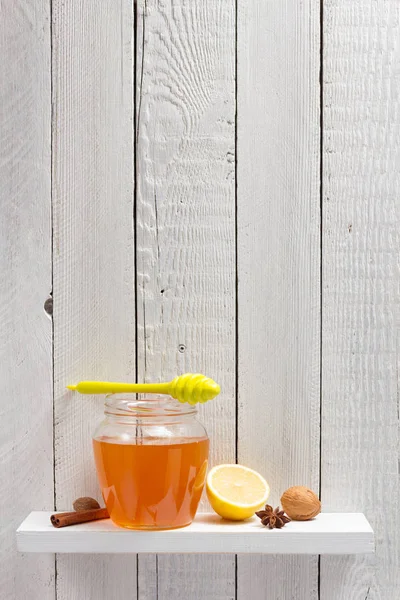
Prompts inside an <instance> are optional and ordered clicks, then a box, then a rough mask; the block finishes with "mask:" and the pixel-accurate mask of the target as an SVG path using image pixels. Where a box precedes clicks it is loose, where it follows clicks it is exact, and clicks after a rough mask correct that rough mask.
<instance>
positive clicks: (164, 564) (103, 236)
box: [0, 0, 400, 600]
mask: <svg viewBox="0 0 400 600" xmlns="http://www.w3.org/2000/svg"><path fill="white" fill-rule="evenodd" d="M323 8H324V10H323V23H322V25H323V58H324V62H323V108H324V113H323V156H322V159H323V169H322V176H323V180H322V181H321V178H320V158H321V157H320V147H321V138H320V125H321V120H320V96H319V94H320V85H319V69H320V66H321V55H320V27H321V21H320V16H321V15H320V6H319V5H318V3H317V4H316V3H315V2H313V1H312V0H303V2H297V1H296V0H287V1H286V2H281V1H280V0H269V1H268V2H258V1H257V0H246V1H245V0H237V1H236V2H235V0H203V1H202V2H200V1H199V0H139V1H138V2H137V3H136V2H132V0H120V1H119V2H115V0H102V1H101V2H95V1H94V0H87V1H86V2H79V1H78V0H69V1H68V2H65V1H64V0H48V1H47V2H43V1H42V0H39V1H36V2H34V1H33V0H24V1H23V0H15V1H13V2H10V1H7V0H0V50H1V52H2V61H1V65H0V118H1V126H0V127H1V128H0V141H1V143H0V193H1V211H2V212H1V220H0V233H1V238H0V252H1V255H0V273H1V275H2V282H3V286H2V288H1V292H0V294H1V312H0V315H1V318H0V324H1V343H0V348H1V354H0V370H1V371H0V373H1V383H2V392H3V393H2V401H1V410H0V416H1V417H2V419H1V438H0V443H1V454H0V484H1V485H2V489H3V494H2V497H1V499H0V503H1V511H0V529H1V531H0V549H1V560H0V589H1V592H0V596H1V598H2V600H3V597H4V599H5V600H25V599H29V600H39V599H40V600H42V599H43V600H47V599H48V600H50V599H54V598H55V597H57V599H58V600H67V599H68V600H110V599H112V600H114V599H119V598H129V599H131V600H180V599H181V598H185V599H186V598H187V599H188V600H213V599H214V600H231V599H233V598H236V599H237V600H247V599H248V598H251V600H264V599H266V600H278V599H279V600H316V599H317V598H319V599H320V600H366V599H368V600H378V599H379V600H398V598H399V589H400V575H399V574H400V568H399V567H400V534H399V531H400V511H399V509H400V489H399V403H398V398H399V394H398V386H399V378H398V372H399V366H400V365H399V348H400V334H399V328H400V302H399V288H400V260H399V245H400V233H399V222H400V202H399V200H398V197H397V189H398V187H399V185H400V157H399V148H400V146H399V141H398V140H399V139H400V135H399V134H400V117H399V115H400V111H399V100H398V98H399V91H400V87H399V77H398V73H399V72H400V6H399V3H398V2H397V1H396V0H386V1H384V0H378V1H375V2H370V0H358V1H357V2H353V1H350V0H325V1H324V7H323ZM50 14H52V16H53V18H52V27H51V23H50ZM135 42H136V44H135ZM135 46H136V47H135ZM51 56H52V61H51ZM236 59H237V62H236V64H235V60H236ZM236 76H237V77H236ZM235 78H236V80H235ZM135 84H136V85H135ZM51 88H52V89H51ZM51 96H52V107H53V109H52V110H51ZM51 113H52V115H53V118H52V130H53V139H52V147H51V137H50V136H51ZM135 120H136V122H135ZM134 134H136V139H134ZM135 147H136V162H135V152H134V148H135ZM51 150H52V156H53V158H52V167H51ZM236 161H237V163H236ZM135 177H136V185H137V188H136V190H135ZM321 184H322V188H321V189H322V198H321V196H320V192H321V190H320V185H321ZM321 199H322V212H321V206H320V201H321ZM51 210H52V212H51ZM321 219H322V225H323V228H322V256H321V252H320V250H321V233H320V221H321ZM135 234H136V238H135ZM135 253H136V254H135ZM236 260H237V262H236ZM321 261H322V302H321V280H320V268H321ZM135 270H136V273H135ZM52 285H53V297H54V310H53V329H52V322H51V318H50V317H49V316H48V315H46V313H45V311H44V308H43V305H44V302H45V300H46V298H48V296H49V294H50V293H51V291H52ZM135 294H136V297H135ZM321 311H322V322H321ZM135 316H137V321H136V319H135ZM236 317H237V319H236ZM321 325H322V331H321ZM321 334H322V335H321ZM52 336H53V342H54V344H52ZM237 342H238V346H237V350H236V344H237ZM321 342H322V354H321ZM135 348H137V354H136V351H135ZM236 354H237V355H236ZM321 356H322V363H320V357H321ZM190 370H192V371H204V372H205V373H207V374H209V375H210V376H212V377H214V378H215V379H216V380H218V381H219V382H220V383H221V385H222V389H223V393H222V395H221V397H220V399H218V400H217V401H216V402H215V403H210V404H209V405H206V406H205V407H203V408H202V411H201V419H202V420H203V421H204V422H205V423H206V425H207V428H208V431H209V433H210V436H211V438H212V441H213V446H212V453H211V463H217V462H222V461H224V462H225V461H234V460H235V459H236V458H237V459H238V460H239V461H240V462H243V463H246V464H248V465H250V466H252V467H254V468H256V469H259V470H260V471H262V472H263V473H265V474H266V476H267V478H268V479H269V480H270V482H271V484H272V486H273V493H272V501H273V502H274V503H277V502H278V500H279V496H280V493H281V492H282V491H283V490H284V489H285V488H286V487H287V486H289V485H291V484H295V483H307V484H309V485H310V486H311V487H313V488H314V489H318V487H319V485H321V491H322V501H323V505H324V509H325V510H332V511H339V510H347V511H352V510H354V511H365V512H366V514H367V516H368V517H369V519H370V520H371V522H372V523H373V525H374V526H375V529H376V532H377V558H376V562H374V561H373V560H371V559H368V560H367V559H366V558H363V557H359V558H357V559H354V558H351V557H346V558H340V557H336V558H333V557H332V558H330V557H325V558H323V560H321V570H320V579H319V577H318V559H317V557H310V558H307V557H303V558H298V557H295V556H292V557H279V558H275V557H264V558H261V557H257V556H255V557H251V558H250V557H247V558H244V557H238V559H237V562H236V561H235V560H234V559H232V557H227V556H221V555H219V556H218V555H216V556H212V557H210V556H208V557H205V556H195V557H193V556H192V557H190V556H173V557H172V556H171V557H168V556H163V557H158V558H157V557H140V558H139V559H138V560H137V559H136V558H135V557H132V556H125V557H124V556H118V557H116V556H112V555H109V556H97V555H94V556H92V557H82V556H67V555H62V556H61V555H60V556H58V557H57V560H56V569H54V557H52V556H38V557H31V556H23V555H17V554H16V551H15V546H14V529H15V527H16V526H17V524H18V522H19V521H20V520H22V518H23V517H24V516H25V514H26V513H28V512H29V511H30V510H31V509H51V508H52V506H53V502H54V498H55V501H56V506H57V508H58V509H67V508H69V507H70V506H71V503H72V501H73V499H74V498H75V497H77V496H79V495H82V494H89V495H94V496H99V490H98V486H97V483H96V478H95V473H94V464H93V460H92V451H91V442H90V436H91V433H92V432H93V429H94V427H95V424H96V423H97V422H98V421H99V420H100V418H101V415H102V410H103V407H102V402H101V400H100V399H99V398H94V397H75V396H74V395H72V394H70V393H66V391H65V385H66V384H67V383H69V382H76V381H78V380H79V379H82V378H100V377H101V378H113V379H114V378H115V379H121V380H124V379H128V380H129V379H130V380H134V379H135V378H136V377H138V379H140V380H147V381H150V380H157V379H158V380H161V379H164V378H170V377H172V376H173V375H175V374H176V373H179V372H185V371H190ZM53 378H54V386H53ZM320 381H322V389H320ZM236 384H238V385H236ZM53 387H54V390H53ZM321 392H322V407H321V403H320V398H321ZM52 394H53V395H54V424H55V429H54V452H55V456H54V461H55V462H54V473H55V492H54V478H53V427H52V425H53V400H52ZM237 400H238V404H237V403H236V401H237ZM320 409H322V410H321V413H320ZM236 411H237V412H236ZM236 414H237V415H238V423H236ZM321 415H322V430H321V431H322V439H321V441H322V446H321V448H322V453H321V456H320V433H321V431H320V417H321ZM237 433H238V436H239V437H238V439H236V434H237ZM320 461H321V462H320ZM320 468H321V481H320V477H319V475H320ZM5 491H6V492H5ZM54 493H55V496H54ZM204 505H205V503H204Z"/></svg>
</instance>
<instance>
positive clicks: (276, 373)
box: [237, 0, 320, 600]
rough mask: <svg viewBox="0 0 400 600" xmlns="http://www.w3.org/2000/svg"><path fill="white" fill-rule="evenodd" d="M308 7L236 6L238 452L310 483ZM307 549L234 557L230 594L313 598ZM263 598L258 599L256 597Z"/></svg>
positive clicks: (316, 304) (314, 339)
mask: <svg viewBox="0 0 400 600" xmlns="http://www.w3.org/2000/svg"><path fill="white" fill-rule="evenodd" d="M318 75H319V7H318V5H317V4H316V3H315V2H312V1H311V0H307V1H305V2H301V3H299V2H297V1H295V0H292V1H289V2H281V1H280V0H273V1H270V2H259V1H258V0H239V2H238V74H237V77H238V80H237V89H238V117H237V127H238V137H237V143H238V146H237V159H238V174H237V177H238V282H239V287H238V341H239V351H238V352H239V355H238V373H239V375H238V395H239V423H238V430H239V444H238V459H239V461H240V462H241V463H244V464H246V465H248V466H250V467H253V468H255V469H256V470H258V471H260V472H261V473H263V474H264V475H265V476H266V477H267V479H268V481H269V482H270V485H271V490H272V491H271V501H272V502H273V504H274V505H276V504H278V502H279V499H280V496H281V494H282V492H283V491H284V490H285V489H286V488H287V487H289V486H290V485H295V484H303V485H309V486H310V487H311V488H313V489H315V490H316V491H318V479H319V433H320V429H319V407H320V390H319V377H320V371H319V362H320V361H319V350H320V343H319V342H320V340H319V330H320V281H319V270H320V215H319V82H318ZM317 578H318V562H317V557H308V558H298V557H294V556H292V557H285V558H283V557H279V558H278V559H276V558H274V557H269V558H262V557H256V558H245V557H240V556H239V557H238V599H239V600H244V599H247V598H251V599H252V600H261V599H262V600H264V599H265V598H266V597H267V598H269V599H271V600H272V599H277V598H282V599H283V598H285V599H286V598H287V599H289V598H296V599H300V598H301V599H307V600H312V599H315V598H317V594H318V591H317V585H318V584H317ZM266 594H267V595H266Z"/></svg>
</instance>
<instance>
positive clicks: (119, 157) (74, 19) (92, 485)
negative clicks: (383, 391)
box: [53, 0, 136, 600]
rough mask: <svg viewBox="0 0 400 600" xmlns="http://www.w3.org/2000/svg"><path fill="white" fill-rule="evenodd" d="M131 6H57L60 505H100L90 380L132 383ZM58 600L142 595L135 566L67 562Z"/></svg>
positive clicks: (126, 561) (98, 405) (131, 561)
mask: <svg viewBox="0 0 400 600" xmlns="http://www.w3.org/2000/svg"><path fill="white" fill-rule="evenodd" d="M132 30H133V8H132V3H131V2H130V1H129V0H123V1H122V2H115V1H114V0H105V1H102V2H101V3H98V2H94V1H88V2H84V3H82V2H79V1H78V0H72V1H69V2H63V1H62V0H54V1H53V90H54V98H53V102H54V123H53V130H54V134H53V153H54V160H53V208H54V217H53V219H54V246H53V252H54V387H55V390H54V392H55V453H56V501H57V502H56V503H57V509H58V510H60V509H61V510H63V509H70V508H71V506H72V502H73V500H74V499H75V498H77V497H78V496H82V495H85V496H86V495H88V496H94V497H97V498H100V493H99V488H98V485H97V481H96V475H95V468H94V461H93V458H92V448H91V435H92V433H93V431H94V428H95V426H96V424H97V423H99V421H100V420H101V418H102V413H103V406H102V400H101V398H99V397H90V396H89V397H86V396H79V395H78V394H73V393H71V392H67V391H66V389H65V386H66V384H68V383H71V382H72V383H74V382H77V381H79V380H81V379H86V378H88V379H106V380H107V379H115V380H128V381H129V380H132V381H134V379H135V323H134V314H135V309H134V306H135V302H134V285H135V284H134V243H133V241H134V231H133V204H134V203H133V197H134V182H133V168H132V165H133V158H134V157H133V113H134V111H133V34H132ZM57 576H58V577H57V594H58V595H57V598H58V600H63V599H65V600H67V599H68V600H72V599H73V600H75V598H76V600H81V599H82V598H85V600H90V599H93V600H94V599H96V600H97V599H98V598H116V597H120V598H122V597H127V598H128V597H129V598H130V599H132V598H135V597H136V559H135V557H132V556H130V557H129V556H126V557H122V556H120V557H115V556H104V557H97V556H93V557H90V558H87V557H86V558H82V557H80V556H75V557H73V556H71V557H65V556H60V557H58V560H57Z"/></svg>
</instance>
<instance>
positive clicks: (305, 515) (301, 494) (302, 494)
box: [281, 485, 321, 521]
mask: <svg viewBox="0 0 400 600" xmlns="http://www.w3.org/2000/svg"><path fill="white" fill-rule="evenodd" d="M281 504H282V507H283V510H284V511H285V512H286V514H287V515H289V517H290V518H291V519H293V521H308V520H309V519H313V518H314V517H316V516H317V515H318V514H319V513H320V512H321V502H320V501H319V499H318V496H316V495H315V494H314V492H313V491H312V490H310V489H309V488H307V487H305V486H304V485H295V486H294V487H291V488H289V489H288V490H286V492H284V493H283V494H282V497H281Z"/></svg>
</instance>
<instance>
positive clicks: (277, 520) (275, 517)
mask: <svg viewBox="0 0 400 600" xmlns="http://www.w3.org/2000/svg"><path fill="white" fill-rule="evenodd" d="M256 515H257V517H259V518H260V519H261V523H262V524H263V525H265V527H269V528H270V529H275V527H276V528H277V529H282V527H284V526H285V525H286V523H289V522H290V521H291V519H289V517H287V516H286V515H285V511H283V510H280V508H279V506H277V507H276V508H275V510H274V509H273V508H272V506H270V505H269V504H267V505H266V507H265V510H259V511H258V512H256Z"/></svg>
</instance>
